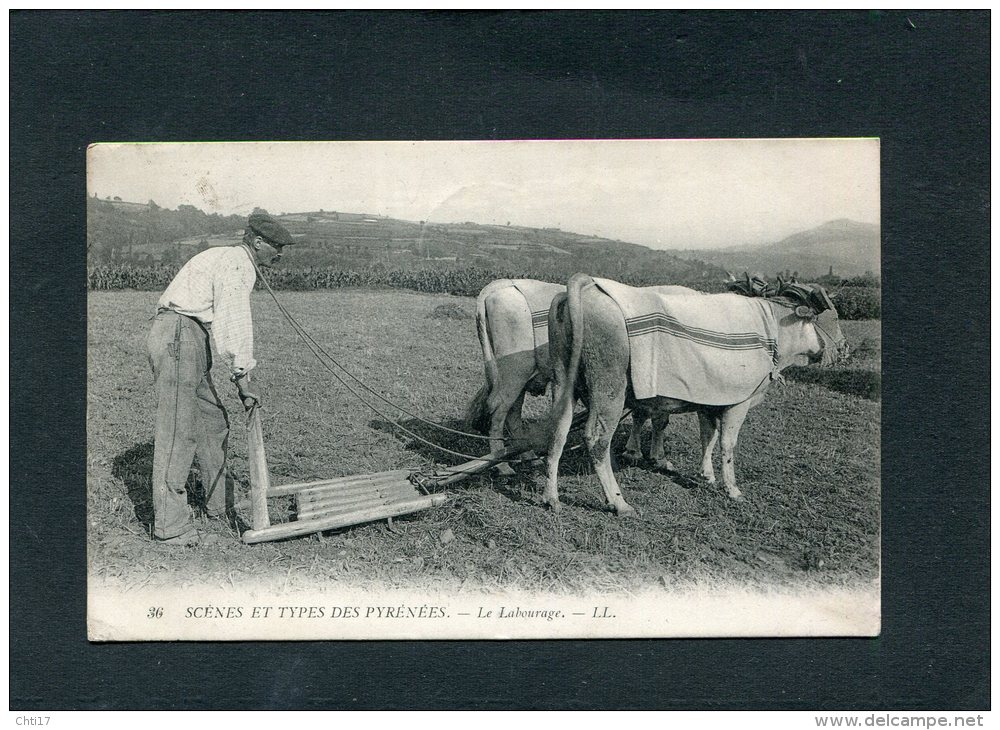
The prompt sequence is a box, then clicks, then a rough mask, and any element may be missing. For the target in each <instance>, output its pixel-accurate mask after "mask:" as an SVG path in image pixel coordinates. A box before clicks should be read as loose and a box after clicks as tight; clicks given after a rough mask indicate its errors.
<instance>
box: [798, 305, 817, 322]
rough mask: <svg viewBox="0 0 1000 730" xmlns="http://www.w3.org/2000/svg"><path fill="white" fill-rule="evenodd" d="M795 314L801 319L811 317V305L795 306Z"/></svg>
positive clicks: (812, 314)
mask: <svg viewBox="0 0 1000 730" xmlns="http://www.w3.org/2000/svg"><path fill="white" fill-rule="evenodd" d="M795 316H796V317H800V318H802V319H812V318H813V316H814V313H813V310H812V307H807V306H806V305H805V304H800V305H799V306H797V307H796V308H795Z"/></svg>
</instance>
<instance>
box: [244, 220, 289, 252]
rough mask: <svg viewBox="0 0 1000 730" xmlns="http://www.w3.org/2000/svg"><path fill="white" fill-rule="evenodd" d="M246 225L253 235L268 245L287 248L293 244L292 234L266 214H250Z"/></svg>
mask: <svg viewBox="0 0 1000 730" xmlns="http://www.w3.org/2000/svg"><path fill="white" fill-rule="evenodd" d="M247 225H248V226H250V230H251V231H253V233H254V235H256V236H260V237H261V238H263V239H264V240H265V241H267V242H268V243H273V244H274V245H275V246H288V245H290V244H293V243H295V239H294V238H292V234H291V233H289V232H288V229H286V228H285V227H284V226H283V225H281V224H280V223H278V221H276V220H275V219H274V218H272V217H271V216H269V215H268V214H267V213H251V214H250V217H249V218H247Z"/></svg>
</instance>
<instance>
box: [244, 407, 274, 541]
mask: <svg viewBox="0 0 1000 730" xmlns="http://www.w3.org/2000/svg"><path fill="white" fill-rule="evenodd" d="M247 459H248V460H249V461H250V505H251V510H252V521H253V529H255V530H263V529H264V528H265V527H268V526H269V525H270V524H271V519H270V517H269V516H268V513H267V492H268V490H269V489H270V488H271V475H270V473H269V472H268V470H267V457H266V455H265V453H264V429H263V428H262V427H261V422H260V407H259V406H258V405H257V403H256V402H254V404H253V405H252V406H250V408H248V409H247Z"/></svg>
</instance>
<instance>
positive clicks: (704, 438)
mask: <svg viewBox="0 0 1000 730" xmlns="http://www.w3.org/2000/svg"><path fill="white" fill-rule="evenodd" d="M698 427H699V430H700V431H701V475H702V476H703V477H704V478H705V481H706V482H708V483H709V484H715V466H714V465H713V464H712V453H713V452H714V451H715V444H716V442H717V441H718V440H719V417H718V416H710V415H709V414H707V413H699V414H698Z"/></svg>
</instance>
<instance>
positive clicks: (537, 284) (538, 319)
mask: <svg viewBox="0 0 1000 730" xmlns="http://www.w3.org/2000/svg"><path fill="white" fill-rule="evenodd" d="M511 284H513V286H514V288H515V289H517V290H518V291H519V292H520V293H521V296H523V297H524V299H525V301H527V302H528V309H529V310H530V311H531V329H532V332H533V333H534V336H535V350H536V351H538V349H539V348H541V347H546V348H547V346H548V344H549V306H550V305H551V304H552V298H553V297H554V296H555V295H556V294H559V293H560V292H564V291H566V287H565V286H563V285H562V284H550V283H548V282H545V281H535V280H533V279H512V280H511ZM545 352H546V353H547V352H548V350H547V349H546V350H545Z"/></svg>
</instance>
